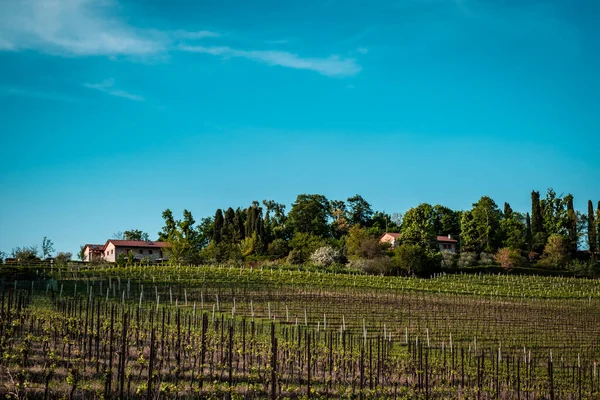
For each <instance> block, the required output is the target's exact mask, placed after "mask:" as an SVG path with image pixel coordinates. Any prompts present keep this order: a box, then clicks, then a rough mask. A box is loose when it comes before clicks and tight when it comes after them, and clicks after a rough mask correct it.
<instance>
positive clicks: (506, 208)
mask: <svg viewBox="0 0 600 400" xmlns="http://www.w3.org/2000/svg"><path fill="white" fill-rule="evenodd" d="M512 214H513V209H512V208H511V206H510V204H508V203H506V202H504V218H505V219H510V218H512Z"/></svg>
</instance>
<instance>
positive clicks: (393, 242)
mask: <svg viewBox="0 0 600 400" xmlns="http://www.w3.org/2000/svg"><path fill="white" fill-rule="evenodd" d="M379 242H380V243H389V244H390V247H391V248H392V249H395V248H396V247H398V245H400V234H399V233H394V232H386V233H384V234H383V236H382V237H381V239H379Z"/></svg>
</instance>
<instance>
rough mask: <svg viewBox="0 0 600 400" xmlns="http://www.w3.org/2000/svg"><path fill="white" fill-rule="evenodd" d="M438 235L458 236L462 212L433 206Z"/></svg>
mask: <svg viewBox="0 0 600 400" xmlns="http://www.w3.org/2000/svg"><path fill="white" fill-rule="evenodd" d="M433 212H434V215H435V218H434V227H435V228H434V229H435V233H436V235H440V236H446V235H452V236H458V235H459V234H460V212H458V211H454V210H451V209H450V208H448V207H445V206H441V205H439V204H437V205H435V206H433Z"/></svg>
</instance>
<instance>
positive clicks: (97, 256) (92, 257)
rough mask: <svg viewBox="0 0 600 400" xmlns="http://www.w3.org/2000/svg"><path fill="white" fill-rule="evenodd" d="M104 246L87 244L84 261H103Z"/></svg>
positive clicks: (84, 250)
mask: <svg viewBox="0 0 600 400" xmlns="http://www.w3.org/2000/svg"><path fill="white" fill-rule="evenodd" d="M103 249H104V245H103V244H86V245H85V246H84V249H83V260H82V261H85V262H92V261H102V259H103Z"/></svg>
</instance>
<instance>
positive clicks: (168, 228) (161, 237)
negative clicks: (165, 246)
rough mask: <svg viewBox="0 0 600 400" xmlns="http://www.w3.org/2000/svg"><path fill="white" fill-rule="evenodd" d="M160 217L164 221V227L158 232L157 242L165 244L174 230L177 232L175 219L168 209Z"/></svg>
mask: <svg viewBox="0 0 600 400" xmlns="http://www.w3.org/2000/svg"><path fill="white" fill-rule="evenodd" d="M162 217H163V219H164V220H165V226H163V228H162V230H161V231H160V232H158V241H159V242H166V241H167V240H168V238H169V236H171V235H172V234H173V232H174V231H175V230H177V223H176V222H175V218H173V212H172V211H171V210H169V209H168V208H167V209H166V210H165V211H163V213H162Z"/></svg>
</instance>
